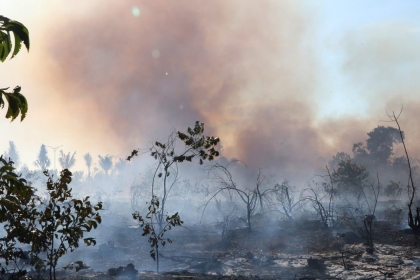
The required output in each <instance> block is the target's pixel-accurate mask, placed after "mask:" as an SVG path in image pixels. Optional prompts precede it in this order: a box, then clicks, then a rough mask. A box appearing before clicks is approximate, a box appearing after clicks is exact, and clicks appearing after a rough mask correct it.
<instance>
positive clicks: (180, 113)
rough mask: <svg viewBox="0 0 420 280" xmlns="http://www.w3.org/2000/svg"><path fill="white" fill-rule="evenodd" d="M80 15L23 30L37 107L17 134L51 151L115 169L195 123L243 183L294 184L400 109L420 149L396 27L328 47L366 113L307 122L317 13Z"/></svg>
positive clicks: (207, 9)
mask: <svg viewBox="0 0 420 280" xmlns="http://www.w3.org/2000/svg"><path fill="white" fill-rule="evenodd" d="M82 6H83V7H82ZM82 6H81V5H75V6H74V7H63V6H60V5H58V4H54V3H49V4H48V7H47V8H46V9H47V10H48V11H49V12H48V13H49V15H48V17H45V16H44V17H42V21H39V19H40V18H41V12H42V11H41V10H40V9H35V15H34V16H33V17H32V18H28V24H27V25H28V27H29V29H30V30H31V32H32V31H33V32H32V33H31V34H32V35H31V36H32V38H33V39H32V42H34V43H33V48H32V50H31V52H30V55H29V56H28V57H30V61H31V63H30V65H29V66H28V67H27V68H26V69H25V71H26V72H27V73H30V75H28V76H30V78H29V79H30V81H31V84H30V86H31V87H33V89H32V88H31V90H33V93H34V94H35V95H36V96H37V98H33V97H32V98H31V96H29V102H30V106H31V107H30V108H31V111H30V113H29V115H28V118H27V120H25V121H24V122H23V124H22V125H21V124H20V125H21V126H23V127H26V126H25V125H26V123H27V126H32V127H34V126H36V127H37V128H39V130H40V131H45V132H44V133H43V134H45V135H49V138H50V139H55V140H56V141H59V140H57V139H63V140H61V141H60V142H57V145H59V144H64V146H65V147H66V150H68V151H73V150H77V151H80V150H82V149H83V150H84V151H80V152H79V153H78V154H83V153H85V151H91V152H93V153H94V154H95V153H99V154H103V155H105V154H114V155H115V154H118V155H121V157H123V156H124V155H127V154H128V153H129V151H131V150H132V149H133V148H143V147H145V146H148V143H149V142H151V141H155V140H159V139H164V138H165V137H166V136H167V135H168V134H169V133H170V131H171V129H172V128H175V129H177V130H185V129H186V128H187V127H188V126H190V127H191V126H193V125H194V122H195V121H196V120H199V121H202V122H204V123H205V128H206V131H205V133H206V134H207V135H213V136H218V137H220V138H221V142H222V145H223V155H225V156H226V157H228V158H231V157H235V158H238V159H240V160H242V161H244V162H246V163H247V165H248V166H249V167H251V168H248V170H250V172H251V173H253V174H252V175H250V176H255V174H256V172H257V171H258V168H259V167H261V168H263V171H264V172H267V173H269V172H276V173H279V175H280V176H284V177H286V178H287V179H291V180H293V177H296V176H297V177H299V178H300V179H302V181H305V180H307V179H308V178H310V177H311V176H312V175H313V174H314V172H317V170H319V168H322V167H323V166H325V164H326V163H327V162H328V160H329V159H330V158H331V156H332V155H334V154H335V153H336V152H339V151H345V152H351V146H352V144H353V143H355V142H360V141H364V140H366V139H367V135H366V133H367V132H369V131H371V130H372V129H373V128H374V127H376V126H377V125H378V124H379V125H382V123H381V122H380V121H381V120H383V119H385V120H387V117H386V114H385V109H388V110H391V111H392V110H399V108H400V105H401V104H404V105H406V104H407V105H406V106H405V111H404V113H403V118H402V119H401V120H402V121H403V120H404V121H405V122H404V123H402V125H403V129H404V130H405V131H406V136H407V141H408V142H409V143H411V146H414V145H413V143H412V142H410V141H411V140H410V139H416V138H417V136H420V135H419V134H420V132H419V130H418V129H417V128H416V127H417V126H416V125H415V121H414V120H415V119H418V118H416V116H417V114H418V113H417V111H418V110H415V108H416V106H415V104H417V103H418V101H417V99H418V98H417V97H416V89H417V88H418V86H419V85H418V82H417V80H416V79H415V77H416V76H417V73H418V70H419V69H418V66H417V65H419V63H417V62H418V61H417V60H418V59H419V56H418V54H417V53H416V50H417V49H418V45H419V44H420V41H419V40H418V38H417V37H418V35H417V34H418V31H417V30H416V29H413V28H412V27H411V25H410V24H409V23H382V24H376V25H372V26H367V27H365V28H364V29H357V30H353V31H346V32H344V33H343V35H342V37H341V38H337V42H336V44H334V48H335V49H334V50H332V51H336V52H337V51H339V52H340V53H342V55H343V64H342V68H341V69H340V71H341V73H340V74H342V75H344V77H345V79H346V83H347V85H348V87H349V88H350V90H349V91H348V92H351V94H354V98H356V99H361V100H363V102H364V103H365V104H366V108H368V111H367V112H366V113H365V114H364V115H363V116H353V115H341V116H340V117H337V118H330V119H320V118H319V115H320V113H321V110H322V104H323V103H324V100H323V99H325V101H328V100H327V99H329V98H330V96H328V94H325V93H324V92H321V91H322V89H323V88H325V86H326V85H327V84H328V83H329V82H330V79H331V77H328V76H326V74H325V73H324V72H323V71H322V70H323V69H324V68H323V67H326V66H325V65H323V62H322V61H320V60H321V57H320V55H319V53H318V52H319V48H318V47H319V45H320V43H321V42H319V40H320V39H319V37H317V35H318V33H317V32H318V31H317V30H316V24H317V20H318V18H317V17H318V14H317V10H316V9H312V10H310V11H309V10H308V8H307V7H306V6H305V5H303V3H301V2H298V1H295V2H293V3H291V2H288V3H285V2H279V1H258V2H243V1H239V0H237V1H229V2H226V1H210V2H209V1H207V2H206V1H195V2H191V1H184V0H181V1H170V2H168V1H124V2H118V3H117V2H115V3H104V2H103V1H90V2H89V4H87V5H85V4H84V5H82ZM76 7H77V8H76ZM43 12H44V13H45V11H43ZM34 18H37V19H38V21H37V23H38V24H35V22H36V21H35V20H34ZM25 59H27V58H26V57H25ZM12 67H13V66H12ZM24 86H26V85H24ZM26 88H28V86H26V87H23V89H26ZM35 88H36V89H35ZM31 93H32V92H31ZM45 104H48V106H47V107H46V108H45ZM405 116H407V117H405ZM386 125H388V124H386ZM11 135H13V134H11ZM19 136H20V137H22V138H23V137H24V136H22V134H19ZM41 136H42V135H39V137H41ZM44 138H45V137H44ZM44 141H45V140H44ZM17 142H18V141H17ZM46 144H49V143H46ZM51 145H55V144H53V143H52V144H51ZM18 147H19V143H18ZM38 147H39V144H38V145H37V146H36V148H35V150H37V149H38ZM81 147H82V148H81ZM413 152H414V147H413ZM416 152H417V151H416ZM80 161H82V160H81V159H80Z"/></svg>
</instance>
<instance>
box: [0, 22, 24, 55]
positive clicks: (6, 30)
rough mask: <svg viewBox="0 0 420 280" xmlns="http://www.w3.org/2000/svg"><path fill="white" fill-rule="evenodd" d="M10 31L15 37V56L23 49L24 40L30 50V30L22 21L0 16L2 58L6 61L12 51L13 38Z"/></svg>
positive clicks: (0, 51) (0, 49) (0, 53)
mask: <svg viewBox="0 0 420 280" xmlns="http://www.w3.org/2000/svg"><path fill="white" fill-rule="evenodd" d="M10 33H12V34H13V37H14V39H15V40H14V50H13V53H12V57H11V58H13V57H15V55H17V54H18V53H19V51H20V49H21V46H22V42H23V44H24V45H25V47H26V49H27V50H28V51H29V31H28V29H27V28H26V27H25V26H24V25H23V24H22V23H20V22H18V21H16V20H11V19H9V18H6V17H4V16H0V60H1V62H4V61H5V60H6V58H7V56H8V55H9V54H10V52H11V51H12V38H11V36H10Z"/></svg>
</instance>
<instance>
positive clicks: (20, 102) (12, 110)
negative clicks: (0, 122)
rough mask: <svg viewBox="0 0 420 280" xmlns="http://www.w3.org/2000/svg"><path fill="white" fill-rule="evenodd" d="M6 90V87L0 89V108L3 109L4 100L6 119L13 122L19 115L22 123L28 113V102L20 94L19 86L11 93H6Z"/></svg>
mask: <svg viewBox="0 0 420 280" xmlns="http://www.w3.org/2000/svg"><path fill="white" fill-rule="evenodd" d="M8 89H9V88H8V87H7V88H0V108H4V104H5V102H4V99H6V101H7V103H8V108H7V112H6V119H9V118H11V121H14V120H15V119H16V118H17V117H18V116H19V114H20V115H21V117H20V120H21V121H23V119H24V118H25V117H26V113H27V112H28V102H27V101H26V98H25V96H23V95H22V94H21V93H20V89H21V88H20V86H16V87H15V88H14V89H13V91H12V92H7V90H8ZM3 97H4V99H3Z"/></svg>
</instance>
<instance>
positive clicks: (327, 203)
mask: <svg viewBox="0 0 420 280" xmlns="http://www.w3.org/2000/svg"><path fill="white" fill-rule="evenodd" d="M326 170H327V178H328V179H327V178H325V177H324V180H325V181H324V182H322V183H320V184H319V183H316V185H317V186H316V187H310V188H307V189H305V190H303V191H302V193H301V198H300V200H301V201H306V202H309V203H310V204H311V205H312V207H313V209H314V210H315V212H316V214H317V216H318V217H319V218H320V220H321V222H322V224H323V226H324V227H326V228H327V227H330V226H334V225H335V223H336V221H337V215H335V217H334V214H336V211H335V207H334V206H335V201H336V199H337V192H336V189H335V188H334V181H333V179H332V176H331V173H330V170H329V169H328V166H326ZM328 180H329V182H328Z"/></svg>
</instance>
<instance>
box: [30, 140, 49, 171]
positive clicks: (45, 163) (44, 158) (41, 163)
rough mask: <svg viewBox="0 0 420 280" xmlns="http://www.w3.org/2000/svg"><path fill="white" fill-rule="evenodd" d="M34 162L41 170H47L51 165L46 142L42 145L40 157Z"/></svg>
mask: <svg viewBox="0 0 420 280" xmlns="http://www.w3.org/2000/svg"><path fill="white" fill-rule="evenodd" d="M34 164H35V165H36V166H38V167H39V168H40V169H41V171H45V170H47V168H48V167H49V166H50V165H51V161H50V158H49V157H48V151H47V147H46V146H45V145H44V144H42V145H41V149H40V151H39V154H38V159H37V160H35V161H34Z"/></svg>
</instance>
